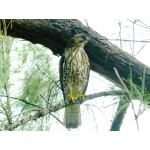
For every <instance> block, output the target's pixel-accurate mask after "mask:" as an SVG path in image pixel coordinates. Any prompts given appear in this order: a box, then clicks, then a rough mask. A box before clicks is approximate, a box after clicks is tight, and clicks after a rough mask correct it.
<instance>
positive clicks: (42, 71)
mask: <svg viewBox="0 0 150 150" xmlns="http://www.w3.org/2000/svg"><path fill="white" fill-rule="evenodd" d="M36 66H37V68H38V69H39V70H40V71H41V72H42V74H43V75H45V76H46V77H47V78H48V79H50V80H52V79H51V78H50V77H49V76H48V75H46V74H45V73H44V72H43V71H42V70H41V69H40V67H39V66H38V65H37V64H36ZM52 81H53V82H54V83H55V84H56V85H57V87H58V88H59V89H61V87H60V86H59V85H58V84H57V83H58V81H54V80H52Z"/></svg>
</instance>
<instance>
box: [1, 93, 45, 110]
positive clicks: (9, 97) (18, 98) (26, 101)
mask: <svg viewBox="0 0 150 150" xmlns="http://www.w3.org/2000/svg"><path fill="white" fill-rule="evenodd" d="M0 96H1V97H7V95H0ZM9 98H12V99H16V100H19V101H22V102H24V103H26V104H29V105H32V106H34V107H38V108H40V109H43V108H42V107H41V106H38V105H36V104H32V103H30V102H28V101H26V100H23V99H20V98H16V97H12V96H10V97H9Z"/></svg>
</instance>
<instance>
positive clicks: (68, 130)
mask: <svg viewBox="0 0 150 150" xmlns="http://www.w3.org/2000/svg"><path fill="white" fill-rule="evenodd" d="M50 115H51V116H53V117H54V118H55V119H56V120H57V121H58V122H59V123H60V124H62V125H63V127H65V126H64V124H63V123H62V122H61V121H60V120H59V119H58V118H57V117H56V116H54V115H53V114H52V113H51V114H50ZM65 128H66V127H65ZM66 129H67V130H68V131H70V130H69V129H68V128H66Z"/></svg>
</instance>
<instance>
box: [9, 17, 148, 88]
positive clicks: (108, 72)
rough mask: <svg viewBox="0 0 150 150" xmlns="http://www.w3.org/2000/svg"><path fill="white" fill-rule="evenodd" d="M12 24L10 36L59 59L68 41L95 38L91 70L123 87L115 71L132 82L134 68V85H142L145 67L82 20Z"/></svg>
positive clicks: (90, 53)
mask: <svg viewBox="0 0 150 150" xmlns="http://www.w3.org/2000/svg"><path fill="white" fill-rule="evenodd" d="M10 21H11V20H6V22H7V25H8V23H9V27H8V35H10V36H12V37H17V38H23V39H26V40H28V41H30V42H32V43H34V44H36V43H39V44H42V45H44V46H46V47H48V48H50V50H51V51H52V52H53V53H54V54H55V55H62V53H63V52H64V49H65V46H66V44H67V42H68V40H69V39H70V37H72V36H73V35H74V34H75V33H84V34H86V35H88V36H90V37H91V40H90V42H89V43H88V44H87V45H86V46H85V50H86V52H87V54H88V56H89V59H90V63H91V70H93V71H95V72H97V73H99V74H101V75H103V76H104V77H106V78H107V79H109V80H111V81H112V82H115V83H116V82H117V83H119V84H120V82H119V81H118V78H117V77H116V75H115V72H114V69H113V68H114V67H115V68H116V69H117V70H118V72H119V75H120V76H121V78H124V79H128V77H129V73H130V67H131V70H132V74H133V82H134V83H135V84H136V85H138V86H140V85H141V78H142V76H143V70H144V67H145V65H144V64H143V63H141V62H140V61H138V60H137V59H135V58H134V57H132V56H131V55H129V54H128V53H126V52H124V51H122V50H121V49H120V48H118V47H117V46H115V45H113V44H112V43H111V42H109V41H108V40H107V39H106V38H104V37H103V36H101V35H100V34H98V33H97V32H95V31H94V30H93V29H91V28H89V27H87V26H85V25H83V24H82V23H81V22H80V21H78V20H63V19H62V20H60V19H58V20H57V19H56V20H51V19H50V20H12V21H11V24H12V25H10ZM11 26H12V27H11ZM129 66H130V67H129ZM146 68H147V69H146V74H145V81H146V82H145V86H146V88H147V89H148V90H150V68H149V67H146Z"/></svg>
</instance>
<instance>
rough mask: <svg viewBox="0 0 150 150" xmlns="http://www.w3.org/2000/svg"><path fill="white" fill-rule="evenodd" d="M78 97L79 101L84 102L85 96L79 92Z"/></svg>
mask: <svg viewBox="0 0 150 150" xmlns="http://www.w3.org/2000/svg"><path fill="white" fill-rule="evenodd" d="M79 96H80V98H81V100H82V101H84V99H85V95H84V94H83V93H81V92H80V93H79Z"/></svg>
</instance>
